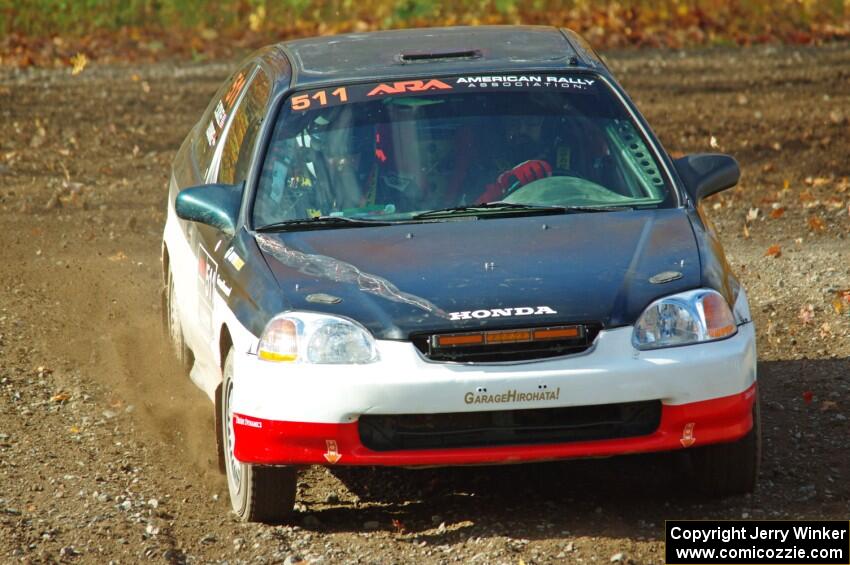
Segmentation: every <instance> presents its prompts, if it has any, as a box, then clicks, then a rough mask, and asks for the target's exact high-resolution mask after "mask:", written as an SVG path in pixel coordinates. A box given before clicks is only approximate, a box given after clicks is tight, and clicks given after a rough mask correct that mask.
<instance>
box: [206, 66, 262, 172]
mask: <svg viewBox="0 0 850 565" xmlns="http://www.w3.org/2000/svg"><path fill="white" fill-rule="evenodd" d="M253 66H254V65H253V64H252V65H247V66H245V67H243V68H241V69H240V70H238V71H236V72H235V73H234V74H233V75H231V77H230V78H229V79H227V80H226V81H224V84H222V85H221V87H219V89H218V92H216V93H215V96H213V99H212V102H210V105H209V106H207V109H206V111H204V116H203V117H202V118H201V121H200V125H199V128H200V130H199V131H198V136H197V137H196V138H195V147H194V151H195V160H196V162H197V164H198V170H199V172H200V175H201V178H202V179H205V178H206V177H207V173H208V172H209V170H210V165H211V164H212V160H213V155H214V154H215V148H216V145H217V144H218V142H219V140H220V139H221V135H222V132H223V130H224V125H225V123H226V121H227V116H228V115H230V112H231V111H232V110H233V106H234V105H235V104H236V101H237V100H238V99H239V94H240V92H242V90H243V88H244V86H245V82H246V81H247V79H248V76H249V75H250V72H251V69H252V68H253Z"/></svg>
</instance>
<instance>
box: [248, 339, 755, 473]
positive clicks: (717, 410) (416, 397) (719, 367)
mask: <svg viewBox="0 0 850 565" xmlns="http://www.w3.org/2000/svg"><path fill="white" fill-rule="evenodd" d="M631 333H632V330H631V328H618V329H614V330H607V331H602V332H600V334H599V336H598V337H597V339H596V342H595V344H594V347H593V348H592V349H591V350H589V351H588V352H586V353H583V354H579V355H574V356H569V357H563V358H558V359H549V360H541V361H536V362H527V363H516V364H508V363H502V364H476V365H459V364H448V363H431V362H429V361H427V360H425V359H423V358H422V356H421V355H419V353H418V352H417V351H416V350H415V348H414V347H413V345H412V344H410V343H402V342H385V341H384V342H379V354H380V360H379V361H378V362H377V363H373V364H370V365H346V366H340V365H336V366H334V365H296V364H293V365H283V364H276V363H268V362H265V361H261V360H258V359H257V358H256V356H254V355H250V354H242V355H239V356H238V358H237V359H236V366H235V369H236V370H235V383H234V384H235V386H234V396H233V410H234V413H235V414H236V415H235V416H234V431H235V435H236V441H235V455H236V458H237V459H239V460H240V461H243V462H247V463H254V464H328V463H338V464H342V465H399V466H417V465H465V464H486V463H511V462H521V461H533V460H552V459H564V458H573V457H601V456H609V455H616V454H625V453H638V452H650V451H664V450H672V449H678V448H682V447H689V446H691V445H706V444H710V443H718V442H725V441H734V440H736V439H739V438H740V437H742V436H744V435H745V434H746V433H747V432H748V431H749V430H750V428H751V427H752V405H753V402H754V399H755V395H756V386H755V380H756V354H755V332H754V329H753V325H752V324H744V325H742V326H741V327H740V328H739V331H738V333H737V334H736V335H735V336H733V337H731V338H729V339H726V340H722V341H717V342H712V343H705V344H699V345H692V346H685V347H678V348H669V349H661V350H656V351H637V350H635V349H634V348H633V347H632V345H631ZM510 391H515V393H514V394H510ZM540 391H550V392H554V391H557V395H554V394H549V395H546V394H543V395H541V394H538V393H539V392H540ZM521 393H525V394H521ZM529 393H532V394H529ZM479 397H484V398H487V399H489V400H491V401H492V402H482V403H475V402H473V403H470V402H469V400H470V399H474V398H479ZM643 400H660V401H661V402H662V411H661V422H660V425H659V427H658V429H657V430H656V431H655V432H653V433H651V434H649V435H644V436H640V437H631V438H622V439H606V440H599V441H581V442H572V443H563V444H544V445H519V446H516V445H512V446H499V447H470V448H450V449H425V450H396V451H381V452H377V451H372V450H369V449H368V448H366V447H365V446H364V445H363V444H362V442H361V440H360V437H359V432H358V423H357V420H358V418H359V417H360V415H362V414H440V413H453V412H469V411H485V410H523V409H529V408H555V407H569V406H590V405H599V404H611V403H625V402H636V401H643Z"/></svg>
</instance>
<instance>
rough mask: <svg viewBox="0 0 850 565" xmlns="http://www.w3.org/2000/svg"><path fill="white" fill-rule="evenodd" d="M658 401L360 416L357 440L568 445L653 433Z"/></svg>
mask: <svg viewBox="0 0 850 565" xmlns="http://www.w3.org/2000/svg"><path fill="white" fill-rule="evenodd" d="M660 421H661V401H660V400H651V401H645V402H628V403H622V404H600V405H597V406H575V407H569V408H537V409H531V410H499V411H488V412H458V413H445V414H405V415H375V414H367V415H363V416H361V417H360V420H359V424H358V427H359V431H360V441H362V442H363V445H365V446H366V447H368V448H369V449H372V450H374V451H397V450H406V449H437V448H455V447H458V448H459V447H490V446H496V445H533V444H544V443H569V442H577V441H591V440H603V439H616V438H628V437H636V436H642V435H647V434H651V433H653V432H654V431H655V430H657V429H658V424H659V423H660Z"/></svg>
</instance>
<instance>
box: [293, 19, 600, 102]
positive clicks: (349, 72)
mask: <svg viewBox="0 0 850 565" xmlns="http://www.w3.org/2000/svg"><path fill="white" fill-rule="evenodd" d="M582 41H583V40H581V39H580V38H579V37H578V36H577V35H575V34H574V33H573V32H571V31H569V30H560V29H558V28H554V27H546V26H474V27H467V26H458V27H441V28H421V29H402V30H392V31H378V32H370V33H350V34H343V35H334V36H326V37H311V38H307V39H297V40H292V41H286V42H283V43H280V44H278V45H277V48H278V49H279V50H280V51H282V52H283V53H284V54H285V55H286V58H287V59H288V60H289V63H290V65H291V71H292V76H291V82H290V83H289V84H287V85H286V86H288V87H296V86H318V85H320V84H323V83H340V82H353V81H357V80H364V79H365V80H370V79H374V80H381V79H389V78H400V77H411V76H428V75H432V76H436V75H447V74H453V73H458V72H493V71H498V72H509V71H521V70H530V69H536V70H549V69H552V70H555V69H565V68H575V67H594V68H596V70H601V68H602V64H601V62H600V61H599V60H598V58H597V57H596V55H595V54H594V53H592V50H590V49H589V46H586V44H584V45H583V44H581V42H582ZM281 79H283V77H281Z"/></svg>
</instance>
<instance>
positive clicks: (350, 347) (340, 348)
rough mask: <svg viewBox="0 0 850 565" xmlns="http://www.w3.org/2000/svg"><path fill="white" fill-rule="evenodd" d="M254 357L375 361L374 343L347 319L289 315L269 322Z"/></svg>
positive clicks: (344, 361)
mask: <svg viewBox="0 0 850 565" xmlns="http://www.w3.org/2000/svg"><path fill="white" fill-rule="evenodd" d="M257 356H258V357H259V358H260V359H263V360H265V361H276V362H290V363H323V364H324V363H337V364H339V363H358V364H359V363H372V362H374V361H376V360H377V359H378V350H377V349H376V347H375V339H374V338H373V337H372V335H371V334H370V333H369V332H368V330H366V328H364V327H363V326H361V325H360V324H358V323H357V322H354V321H352V320H348V319H346V318H338V317H336V316H328V315H325V314H315V313H312V312H298V313H295V312H290V313H286V314H279V315H277V316H275V317H274V318H272V319H271V321H270V322H269V323H268V324H267V325H266V329H265V330H264V331H263V335H262V337H261V338H260V344H259V347H258V349H257Z"/></svg>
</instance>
